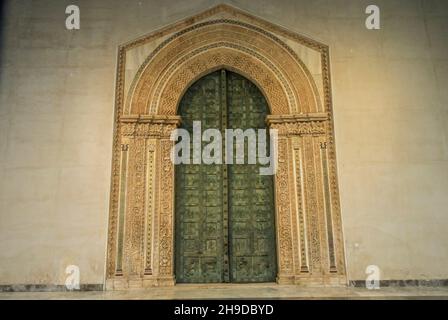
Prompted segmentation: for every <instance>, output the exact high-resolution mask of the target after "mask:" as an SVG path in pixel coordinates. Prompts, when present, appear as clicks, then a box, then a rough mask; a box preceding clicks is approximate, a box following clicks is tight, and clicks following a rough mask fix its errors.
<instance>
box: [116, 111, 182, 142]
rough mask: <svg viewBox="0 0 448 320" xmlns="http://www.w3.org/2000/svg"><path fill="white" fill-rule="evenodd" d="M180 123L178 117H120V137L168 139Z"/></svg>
mask: <svg viewBox="0 0 448 320" xmlns="http://www.w3.org/2000/svg"><path fill="white" fill-rule="evenodd" d="M180 122H181V118H180V117H179V116H165V115H132V116H122V117H120V129H121V130H120V132H121V136H124V137H126V136H131V137H142V138H150V137H152V138H169V137H170V134H171V132H172V131H173V130H174V129H176V128H177V127H178V126H179V124H180Z"/></svg>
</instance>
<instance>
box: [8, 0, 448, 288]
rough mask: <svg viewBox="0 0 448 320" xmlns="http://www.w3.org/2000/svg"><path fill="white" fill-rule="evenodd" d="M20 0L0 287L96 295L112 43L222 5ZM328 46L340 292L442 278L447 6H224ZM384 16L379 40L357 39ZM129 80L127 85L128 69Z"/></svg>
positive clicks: (328, 2)
mask: <svg viewBox="0 0 448 320" xmlns="http://www.w3.org/2000/svg"><path fill="white" fill-rule="evenodd" d="M71 3H72V2H71V1H60V0H53V1H50V0H42V1H29V0H17V1H9V2H7V5H6V7H5V8H4V9H3V11H4V15H5V16H4V17H3V18H2V22H1V23H2V26H1V31H2V43H1V51H0V59H1V60H0V284H14V283H44V284H55V283H59V284H62V283H64V279H65V274H64V272H65V267H66V266H67V265H68V264H76V265H78V266H79V267H80V271H81V281H82V283H102V282H103V274H104V263H105V246H106V233H107V216H108V202H109V184H110V162H111V146H112V130H113V101H114V81H115V65H116V52H117V46H118V45H119V44H122V43H125V42H128V41H130V40H132V39H135V38H136V37H138V36H140V35H143V34H145V33H149V32H151V31H153V30H155V29H157V28H159V27H161V26H164V25H166V24H168V23H171V22H174V21H177V20H180V19H182V18H185V17H188V16H190V15H193V14H195V13H197V12H199V11H202V10H204V9H207V8H209V7H211V6H212V5H214V4H217V3H218V1H199V0H189V1H176V0H164V1H144V0H140V1H126V2H124V1H119V0H114V1H112V0H95V1H76V4H78V5H79V6H80V8H81V30H79V31H68V30H66V29H65V27H64V21H65V13H64V12H65V7H66V6H67V5H68V4H71ZM227 3H230V4H233V5H235V6H236V7H239V8H241V9H243V10H247V11H248V12H250V13H252V14H254V15H256V16H260V17H262V18H264V19H267V20H269V21H271V22H273V23H277V24H280V25H283V26H285V27H287V28H289V29H291V30H292V31H295V32H298V33H301V34H304V35H307V36H309V37H311V38H314V39H316V40H319V41H321V42H324V43H326V44H328V45H329V46H330V50H331V62H332V81H333V99H334V104H333V107H334V116H335V129H336V141H337V155H338V165H339V180H340V181H339V185H340V196H341V205H342V217H343V225H344V233H345V240H346V251H347V263H348V273H349V279H364V278H365V274H364V270H365V268H366V266H367V265H369V264H376V265H378V266H379V267H380V268H381V270H382V276H383V278H384V279H438V278H445V279H446V278H448V269H447V267H446V266H448V250H447V247H448V232H447V228H448V197H447V193H448V94H447V92H448V91H447V90H446V83H447V82H448V3H447V2H446V1H444V0H438V1H437V0H424V1H417V0H414V1H412V0H387V1H386V0H382V1H380V0H375V1H364V0H353V1H350V0H321V1H312V2H311V1H305V0H302V1H299V0H288V1H286V0H285V1H278V0H276V1H273V0H270V1H267V0H258V1H248V0H246V1H231V2H227ZM371 3H376V4H377V5H379V6H380V8H381V14H382V29H381V30H379V31H368V30H367V29H366V28H365V27H364V20H365V17H366V15H365V14H364V10H365V7H366V6H367V5H368V4H371ZM130 72H132V71H130Z"/></svg>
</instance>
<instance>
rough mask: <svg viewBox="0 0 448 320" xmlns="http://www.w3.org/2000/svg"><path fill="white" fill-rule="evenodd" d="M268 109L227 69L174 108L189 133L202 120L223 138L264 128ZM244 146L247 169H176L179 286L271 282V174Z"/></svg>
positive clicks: (196, 86) (254, 89) (203, 81)
mask: <svg viewBox="0 0 448 320" xmlns="http://www.w3.org/2000/svg"><path fill="white" fill-rule="evenodd" d="M267 112H268V106H267V103H266V100H265V98H264V97H263V95H262V94H261V92H260V91H259V90H258V88H257V87H256V86H255V85H254V84H253V83H251V82H250V81H249V80H247V79H245V78H244V77H242V76H240V75H238V74H235V73H232V72H229V71H225V70H220V71H217V72H214V73H212V74H209V75H207V76H205V77H203V78H201V79H200V80H198V81H197V82H196V83H194V84H193V85H192V86H191V87H190V88H189V89H188V91H187V92H186V93H185V95H184V97H183V99H182V101H181V103H180V106H179V114H180V115H181V117H182V127H183V128H185V129H187V130H188V131H190V133H192V131H193V129H192V127H193V121H201V125H202V131H204V130H206V129H208V128H220V129H221V131H222V135H223V137H224V129H225V128H235V129H236V128H240V129H243V130H245V129H248V128H254V129H259V128H265V127H266V125H265V118H266V115H267ZM205 144H206V143H203V145H205ZM224 146H225V142H223V154H224ZM245 149H246V150H245V151H246V152H245V155H246V159H245V162H244V163H245V164H229V165H226V164H222V165H205V164H190V165H185V164H182V165H177V166H176V190H175V194H176V230H175V234H176V243H175V244H176V263H175V265H176V280H177V282H187V283H211V282H268V281H274V280H275V275H276V259H275V256H276V254H275V227H274V200H273V177H272V176H262V175H259V170H258V169H259V165H258V164H247V141H246V146H245ZM191 154H193V150H192V149H191ZM234 154H235V152H234ZM235 162H236V158H234V163H235ZM162 196H163V195H162Z"/></svg>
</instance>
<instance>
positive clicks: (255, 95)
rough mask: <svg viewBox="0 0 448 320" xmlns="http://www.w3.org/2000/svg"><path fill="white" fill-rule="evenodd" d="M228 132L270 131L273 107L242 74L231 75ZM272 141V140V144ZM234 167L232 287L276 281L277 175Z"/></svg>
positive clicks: (254, 167)
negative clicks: (267, 124)
mask: <svg viewBox="0 0 448 320" xmlns="http://www.w3.org/2000/svg"><path fill="white" fill-rule="evenodd" d="M227 103H228V104H227V106H228V112H229V122H228V124H227V127H228V128H232V129H238V128H239V129H242V130H246V129H249V128H253V129H265V128H266V125H265V119H266V116H267V114H268V106H267V103H266V100H265V98H264V97H263V95H262V94H261V92H260V91H259V90H258V88H257V87H256V86H255V85H254V84H253V83H252V82H250V81H249V80H247V79H245V78H243V77H242V76H240V75H238V74H236V73H228V75H227ZM266 141H268V140H266ZM247 147H248V146H247V142H246V143H245V148H244V149H245V159H244V160H245V161H244V163H245V164H236V148H235V144H234V161H233V163H234V164H233V165H229V216H230V228H229V229H230V266H231V273H230V274H231V281H232V282H267V281H274V280H275V275H276V260H275V226H274V207H273V204H274V201H273V179H272V176H262V175H260V174H259V168H260V165H258V164H247V163H248V157H247V156H248V148H247Z"/></svg>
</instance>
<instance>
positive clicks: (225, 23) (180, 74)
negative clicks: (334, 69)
mask: <svg viewBox="0 0 448 320" xmlns="http://www.w3.org/2000/svg"><path fill="white" fill-rule="evenodd" d="M218 68H227V69H229V70H233V71H235V72H238V73H240V74H242V75H244V76H245V77H247V78H249V79H250V80H251V81H253V82H254V83H255V84H256V85H257V86H258V87H259V88H260V89H261V91H262V92H263V93H264V95H265V96H266V99H267V101H268V103H269V106H270V108H271V114H291V113H308V112H318V111H319V106H320V100H319V97H318V94H317V90H316V88H315V85H314V82H313V80H312V77H311V75H310V73H309V71H308V70H307V69H306V67H305V66H304V65H303V63H302V62H301V61H300V60H299V59H298V57H297V56H296V55H295V54H294V53H293V51H292V50H290V49H289V47H288V46H286V44H284V43H283V42H281V41H280V40H279V39H278V38H276V37H275V36H273V35H271V34H270V33H267V32H266V31H263V30H260V29H258V28H257V27H254V26H251V25H248V24H244V23H241V22H236V21H232V20H213V21H208V22H205V23H202V24H198V25H195V26H193V27H190V28H188V29H185V30H183V31H181V32H178V33H176V34H175V35H173V36H172V37H170V38H168V39H167V40H166V41H164V42H163V43H162V44H161V45H160V46H159V47H158V48H157V49H156V50H155V51H154V52H153V53H152V54H151V55H150V56H149V57H148V58H147V59H146V61H145V63H144V64H143V65H142V66H141V68H140V69H139V72H138V73H137V75H136V77H135V79H134V81H133V84H132V85H131V89H130V91H129V95H128V99H127V101H126V108H125V111H124V114H125V115H130V114H140V115H141V114H160V115H163V114H166V115H170V114H171V115H172V114H176V109H177V105H178V103H179V101H180V99H181V97H182V95H183V93H184V91H185V90H186V89H187V88H188V87H189V85H190V84H191V83H192V82H194V81H195V80H196V79H198V78H200V77H201V76H202V75H204V74H206V73H208V72H211V71H213V70H216V69H218Z"/></svg>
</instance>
